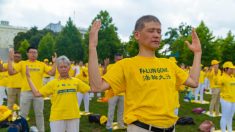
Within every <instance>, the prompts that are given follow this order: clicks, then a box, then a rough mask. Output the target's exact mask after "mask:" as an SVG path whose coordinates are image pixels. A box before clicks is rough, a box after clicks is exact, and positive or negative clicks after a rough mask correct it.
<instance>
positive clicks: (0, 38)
mask: <svg viewBox="0 0 235 132" xmlns="http://www.w3.org/2000/svg"><path fill="white" fill-rule="evenodd" d="M27 30H28V29H27V28H25V27H16V26H11V25H9V22H8V21H0V58H1V59H2V60H4V61H6V60H7V56H8V48H9V47H13V45H14V38H15V36H16V35H17V33H19V32H27Z"/></svg>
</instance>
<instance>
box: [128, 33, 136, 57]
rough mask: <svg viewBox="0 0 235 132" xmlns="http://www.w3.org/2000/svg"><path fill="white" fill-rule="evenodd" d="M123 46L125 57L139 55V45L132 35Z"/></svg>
mask: <svg viewBox="0 0 235 132" xmlns="http://www.w3.org/2000/svg"><path fill="white" fill-rule="evenodd" d="M125 45H126V46H125V48H126V50H125V51H126V53H125V54H126V56H128V57H133V56H136V55H137V54H138V53H139V45H138V42H137V41H136V40H135V37H134V35H133V34H132V35H131V36H130V39H129V41H128V42H127V43H126V44H125Z"/></svg>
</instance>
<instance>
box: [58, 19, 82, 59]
mask: <svg viewBox="0 0 235 132" xmlns="http://www.w3.org/2000/svg"><path fill="white" fill-rule="evenodd" d="M55 51H56V53H57V54H58V55H66V56H67V57H68V58H69V59H71V60H74V61H79V60H83V56H84V51H83V47H82V36H81V33H80V32H79V31H78V29H77V28H76V26H75V25H74V24H73V21H72V20H71V18H69V20H68V21H67V24H66V26H65V27H64V28H63V30H62V31H61V33H60V34H59V36H58V37H57V39H56V44H55Z"/></svg>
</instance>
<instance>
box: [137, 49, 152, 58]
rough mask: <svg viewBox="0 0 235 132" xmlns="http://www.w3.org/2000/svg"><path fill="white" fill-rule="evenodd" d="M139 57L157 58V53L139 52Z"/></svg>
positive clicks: (149, 51)
mask: <svg viewBox="0 0 235 132" xmlns="http://www.w3.org/2000/svg"><path fill="white" fill-rule="evenodd" d="M138 55H139V56H144V57H155V51H151V50H139V53H138Z"/></svg>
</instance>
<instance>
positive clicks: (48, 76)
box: [43, 65, 52, 78]
mask: <svg viewBox="0 0 235 132" xmlns="http://www.w3.org/2000/svg"><path fill="white" fill-rule="evenodd" d="M48 66H49V67H51V69H52V66H50V65H48ZM43 77H44V78H50V77H51V76H50V75H48V74H47V73H44V74H43Z"/></svg>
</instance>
